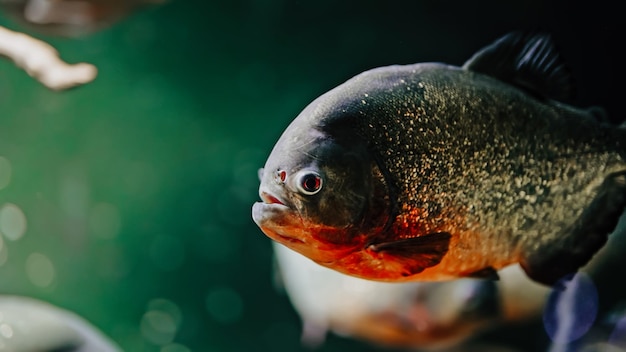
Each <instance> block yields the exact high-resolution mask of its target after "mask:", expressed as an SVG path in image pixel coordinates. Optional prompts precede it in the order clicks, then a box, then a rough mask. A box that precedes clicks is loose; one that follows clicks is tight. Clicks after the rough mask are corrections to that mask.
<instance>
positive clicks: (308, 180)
mask: <svg viewBox="0 0 626 352" xmlns="http://www.w3.org/2000/svg"><path fill="white" fill-rule="evenodd" d="M297 182H298V183H297V184H296V185H297V187H298V190H299V191H300V192H302V193H304V194H306V195H308V196H311V195H314V194H316V193H317V192H319V191H320V190H321V189H322V176H320V175H319V174H318V173H317V172H313V171H304V172H301V173H300V174H299V175H298V178H297Z"/></svg>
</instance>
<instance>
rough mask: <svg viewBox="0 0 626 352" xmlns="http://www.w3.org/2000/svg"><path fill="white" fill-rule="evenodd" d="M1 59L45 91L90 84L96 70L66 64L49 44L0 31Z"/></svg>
mask: <svg viewBox="0 0 626 352" xmlns="http://www.w3.org/2000/svg"><path fill="white" fill-rule="evenodd" d="M0 56H6V57H8V58H9V59H11V60H13V62H15V64H16V65H17V66H18V67H20V68H22V69H23V70H24V71H26V72H27V73H28V74H29V75H30V76H32V77H33V78H35V79H37V80H38V81H39V82H41V83H42V84H43V85H45V86H46V87H48V88H50V89H53V90H62V89H67V88H71V87H74V86H77V85H81V84H85V83H88V82H91V81H92V80H93V79H94V78H96V75H97V71H98V70H97V69H96V67H95V66H93V65H91V64H87V63H78V64H68V63H66V62H64V61H63V60H61V59H60V58H59V53H58V52H57V51H56V49H54V48H53V47H52V46H51V45H50V44H48V43H46V42H43V41H41V40H39V39H35V38H33V37H31V36H28V35H26V34H24V33H19V32H15V31H12V30H9V29H7V28H4V27H0Z"/></svg>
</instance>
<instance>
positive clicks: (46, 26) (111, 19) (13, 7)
mask: <svg viewBox="0 0 626 352" xmlns="http://www.w3.org/2000/svg"><path fill="white" fill-rule="evenodd" d="M164 1H166V0H0V9H2V10H3V12H6V14H8V15H9V16H11V17H12V18H15V19H17V20H18V21H19V22H20V23H21V24H22V25H24V26H26V27H28V28H33V29H35V30H36V31H38V32H39V33H45V34H47V35H50V34H52V35H61V36H66V37H76V36H83V35H87V34H89V33H92V32H95V31H98V30H102V29H105V28H108V27H110V26H112V25H113V24H115V23H117V22H118V21H120V20H122V19H124V18H125V17H127V16H130V15H131V14H133V13H134V12H136V11H138V10H141V9H144V8H145V7H147V6H151V5H156V4H161V3H163V2H164Z"/></svg>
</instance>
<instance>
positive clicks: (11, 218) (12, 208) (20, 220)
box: [0, 203, 26, 241]
mask: <svg viewBox="0 0 626 352" xmlns="http://www.w3.org/2000/svg"><path fill="white" fill-rule="evenodd" d="M0 232H2V233H3V234H4V236H6V238H7V239H9V240H12V241H15V240H18V239H20V238H21V237H22V236H24V233H25V232H26V215H24V213H23V212H22V209H20V207H18V206H17V205H15V204H12V203H6V204H5V205H3V206H2V208H1V209H0Z"/></svg>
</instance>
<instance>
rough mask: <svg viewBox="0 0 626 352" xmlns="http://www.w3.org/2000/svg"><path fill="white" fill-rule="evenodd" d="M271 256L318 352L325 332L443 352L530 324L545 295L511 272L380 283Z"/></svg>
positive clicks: (282, 252) (295, 256) (292, 257)
mask: <svg viewBox="0 0 626 352" xmlns="http://www.w3.org/2000/svg"><path fill="white" fill-rule="evenodd" d="M274 251H275V255H276V262H277V270H278V274H279V280H280V283H281V286H282V287H284V289H285V292H286V293H287V294H288V295H289V298H290V301H291V303H292V304H293V305H294V307H295V309H296V310H297V311H298V313H299V314H300V317H301V318H302V320H303V331H302V340H303V343H304V344H306V345H308V346H317V347H319V345H321V344H322V343H323V341H324V338H325V335H326V333H327V331H329V332H333V333H335V334H339V335H343V336H349V337H353V338H358V339H362V340H366V341H369V342H372V343H375V344H378V345H382V346H387V347H394V348H406V349H408V348H412V349H431V350H444V349H445V350H449V349H450V348H453V347H458V346H459V345H460V344H461V343H462V342H464V341H466V340H474V339H476V337H477V336H479V335H480V334H481V333H483V332H485V331H486V330H489V329H494V328H495V327H497V326H500V325H502V324H514V323H523V322H527V321H530V320H531V319H536V318H537V317H539V316H540V315H541V311H542V308H543V306H544V302H545V299H546V298H547V296H548V293H549V291H550V289H549V288H547V287H545V286H543V285H539V284H537V283H534V282H532V281H530V279H528V278H527V277H525V275H524V273H523V272H522V271H521V269H520V268H519V266H513V267H510V268H507V269H506V270H502V272H501V279H500V280H499V281H498V282H495V281H491V280H481V279H459V280H454V281H448V282H412V283H384V282H375V281H369V280H363V279H359V278H355V277H352V276H348V275H345V274H341V273H338V272H336V271H333V270H331V269H328V268H325V267H322V266H320V265H319V264H316V263H314V262H313V261H311V260H310V259H308V258H306V257H304V256H302V255H301V254H299V253H296V252H294V251H293V250H291V249H288V248H287V247H284V246H283V245H280V244H274ZM470 346H471V345H470ZM482 347H483V348H486V347H485V346H482ZM495 347H496V346H494V348H495ZM501 347H502V346H501ZM509 347H513V346H509ZM463 348H469V347H468V346H463ZM476 348H478V347H476Z"/></svg>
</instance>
